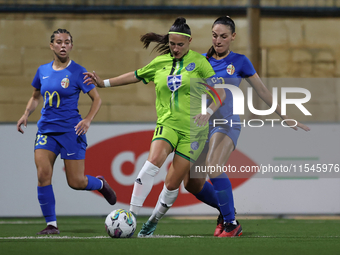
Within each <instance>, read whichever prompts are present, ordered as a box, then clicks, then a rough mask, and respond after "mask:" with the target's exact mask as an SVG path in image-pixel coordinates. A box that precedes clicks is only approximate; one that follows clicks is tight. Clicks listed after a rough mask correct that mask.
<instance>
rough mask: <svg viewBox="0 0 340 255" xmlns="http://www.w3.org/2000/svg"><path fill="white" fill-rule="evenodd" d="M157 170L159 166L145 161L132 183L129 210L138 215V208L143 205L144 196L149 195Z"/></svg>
mask: <svg viewBox="0 0 340 255" xmlns="http://www.w3.org/2000/svg"><path fill="white" fill-rule="evenodd" d="M158 172H159V167H157V166H155V165H154V164H152V163H151V162H149V161H146V162H145V164H144V166H143V167H142V169H141V170H140V171H139V173H138V176H137V178H136V180H135V183H134V185H133V192H132V196H131V201H130V211H131V212H133V213H134V214H135V215H138V213H139V209H140V208H141V207H142V206H143V203H144V201H145V199H146V197H147V196H148V195H149V193H150V191H151V189H152V186H153V181H154V178H155V176H156V174H158Z"/></svg>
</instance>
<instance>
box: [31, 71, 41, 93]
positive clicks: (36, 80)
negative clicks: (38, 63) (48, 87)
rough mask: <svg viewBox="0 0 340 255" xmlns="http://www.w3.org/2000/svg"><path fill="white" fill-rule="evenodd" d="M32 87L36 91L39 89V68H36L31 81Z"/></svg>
mask: <svg viewBox="0 0 340 255" xmlns="http://www.w3.org/2000/svg"><path fill="white" fill-rule="evenodd" d="M32 86H33V87H34V88H36V89H39V90H40V88H41V82H40V68H38V70H37V72H36V73H35V76H34V78H33V81H32Z"/></svg>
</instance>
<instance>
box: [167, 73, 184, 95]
mask: <svg viewBox="0 0 340 255" xmlns="http://www.w3.org/2000/svg"><path fill="white" fill-rule="evenodd" d="M166 84H167V85H168V88H169V89H170V91H172V92H174V91H176V90H177V89H179V87H180V86H181V85H182V75H181V74H180V75H168V77H167V83H166Z"/></svg>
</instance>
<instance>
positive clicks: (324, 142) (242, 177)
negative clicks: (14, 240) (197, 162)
mask: <svg viewBox="0 0 340 255" xmlns="http://www.w3.org/2000/svg"><path fill="white" fill-rule="evenodd" d="M309 126H310V128H311V131H310V132H304V131H302V130H299V131H294V130H292V129H290V128H284V127H282V126H281V125H276V126H274V127H271V125H264V126H263V127H258V128H251V127H249V126H245V127H244V128H243V129H242V132H241V136H240V139H239V142H238V147H237V150H235V151H234V152H233V154H232V156H231V158H230V160H229V161H228V163H227V165H226V167H228V166H229V165H230V166H231V168H232V169H236V172H227V174H228V175H229V176H230V177H231V182H232V185H233V189H234V196H235V206H236V208H237V212H238V213H239V214H244V215H247V214H250V215H253V214H339V213H340V200H339V195H340V171H339V168H340V160H339V155H340V137H339V135H338V134H339V132H340V125H339V124H310V125H309ZM154 127H155V125H154V124H142V125H141V124H138V125H137V124H92V126H91V128H90V130H89V132H88V134H87V138H88V150H87V154H86V157H87V158H86V169H85V171H86V173H88V174H92V175H99V174H101V175H104V176H105V178H106V179H107V180H108V182H109V183H110V185H112V187H113V188H114V189H115V190H116V192H117V196H118V203H117V204H116V205H115V206H113V207H112V206H110V205H108V204H107V202H106V200H105V199H104V198H103V197H102V196H100V195H98V194H96V193H95V192H86V191H75V190H72V189H71V188H69V187H68V186H67V182H66V177H65V173H64V169H63V161H62V160H61V159H60V158H59V157H58V159H57V161H56V164H55V169H54V176H53V183H52V184H53V188H54V191H55V197H56V201H57V203H56V208H57V209H56V210H57V214H58V215H106V214H107V213H108V212H110V211H112V210H113V209H115V208H125V209H128V208H129V201H130V196H131V193H132V188H133V183H134V180H135V178H136V175H137V173H138V172H139V170H140V168H141V167H142V165H143V163H144V161H145V159H146V158H147V156H148V151H149V146H150V140H151V138H152V133H153V130H154ZM36 131H37V128H36V124H35V123H29V125H28V127H27V129H25V134H24V135H22V134H20V133H18V132H17V131H16V126H15V124H1V125H0V141H1V143H0V162H1V167H0V176H1V178H0V217H3V216H4V217H11V216H40V215H41V211H40V207H39V203H38V200H37V188H36V185H37V177H36V168H35V164H34V154H33V146H34V140H35V133H36ZM170 162H171V157H169V158H168V160H167V161H166V163H165V164H164V167H163V168H162V169H161V171H160V173H159V174H158V175H157V177H156V179H155V186H154V188H153V190H152V192H151V194H150V196H149V198H148V199H147V200H146V201H145V207H144V208H143V209H142V210H141V214H150V213H151V211H152V208H153V207H154V205H155V203H156V201H157V198H158V195H159V192H160V191H161V189H162V186H163V180H164V178H165V174H166V169H167V167H168V166H169V164H170ZM247 167H248V169H251V167H257V168H253V169H257V172H254V171H253V172H249V171H248V172H243V173H240V170H242V169H247ZM225 169H227V168H225ZM229 169H230V167H229ZM209 214H211V215H217V211H216V210H215V209H212V208H210V207H208V206H206V205H204V204H202V203H200V202H198V200H197V199H196V198H195V197H194V196H193V195H191V194H189V193H187V192H186V191H185V189H184V188H183V186H181V187H180V193H179V197H178V199H177V201H176V202H175V204H174V207H173V208H171V210H170V211H169V215H209Z"/></svg>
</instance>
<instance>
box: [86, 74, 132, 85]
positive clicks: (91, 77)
mask: <svg viewBox="0 0 340 255" xmlns="http://www.w3.org/2000/svg"><path fill="white" fill-rule="evenodd" d="M84 74H85V77H84V83H85V84H87V85H90V84H94V85H96V86H97V87H99V88H105V87H115V86H123V85H127V84H131V83H136V82H139V79H137V77H136V76H135V73H134V72H129V73H125V74H122V75H120V76H117V77H114V78H110V79H107V80H102V79H101V78H100V77H99V76H98V74H96V72H94V71H93V73H91V72H85V73H84Z"/></svg>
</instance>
